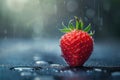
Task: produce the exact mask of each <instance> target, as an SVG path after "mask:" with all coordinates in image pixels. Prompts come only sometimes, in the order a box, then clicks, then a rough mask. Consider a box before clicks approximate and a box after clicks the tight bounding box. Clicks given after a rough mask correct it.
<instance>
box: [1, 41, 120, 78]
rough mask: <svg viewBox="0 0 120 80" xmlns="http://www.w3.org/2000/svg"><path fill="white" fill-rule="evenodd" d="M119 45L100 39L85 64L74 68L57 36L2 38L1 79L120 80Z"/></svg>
mask: <svg viewBox="0 0 120 80" xmlns="http://www.w3.org/2000/svg"><path fill="white" fill-rule="evenodd" d="M119 47H120V46H119V44H118V43H117V44H116V43H114V44H113V43H111V44H107V43H106V44H101V43H96V44H95V47H94V52H93V54H92V55H91V56H90V58H89V59H88V61H87V62H86V63H85V64H84V65H83V67H76V68H70V67H68V65H67V64H66V63H65V62H64V60H63V58H62V57H61V56H60V55H61V52H60V49H59V44H58V42H57V40H16V39H15V40H13V39H9V40H1V41H0V80H120V51H119Z"/></svg>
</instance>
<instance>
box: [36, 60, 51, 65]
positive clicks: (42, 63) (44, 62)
mask: <svg viewBox="0 0 120 80" xmlns="http://www.w3.org/2000/svg"><path fill="white" fill-rule="evenodd" d="M35 64H36V65H40V66H48V65H49V63H48V62H46V61H36V62H35Z"/></svg>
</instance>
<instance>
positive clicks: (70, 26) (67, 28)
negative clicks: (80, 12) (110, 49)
mask: <svg viewBox="0 0 120 80" xmlns="http://www.w3.org/2000/svg"><path fill="white" fill-rule="evenodd" d="M74 18H75V19H71V20H70V21H69V23H68V26H65V25H64V23H63V22H62V26H63V27H64V28H63V29H60V31H61V32H63V33H67V32H71V31H72V30H74V29H76V30H83V31H85V32H90V33H88V34H89V35H90V36H93V35H94V33H95V31H90V30H91V24H89V25H88V26H87V27H85V28H84V29H83V27H84V23H83V21H82V20H81V19H79V18H78V17H77V16H74ZM74 21H75V22H76V23H75V26H74V25H73V22H74Z"/></svg>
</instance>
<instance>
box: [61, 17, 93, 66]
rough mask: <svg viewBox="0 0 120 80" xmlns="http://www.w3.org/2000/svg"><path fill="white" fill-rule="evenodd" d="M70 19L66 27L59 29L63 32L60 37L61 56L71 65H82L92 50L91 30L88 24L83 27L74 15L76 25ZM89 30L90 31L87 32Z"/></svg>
mask: <svg viewBox="0 0 120 80" xmlns="http://www.w3.org/2000/svg"><path fill="white" fill-rule="evenodd" d="M72 21H73V20H70V22H69V24H68V27H66V26H64V24H63V26H64V29H60V31H61V32H64V33H65V34H64V35H63V36H62V37H61V39H60V47H61V51H62V56H63V57H64V59H65V60H66V62H67V63H68V64H69V65H70V66H71V67H76V66H82V65H83V64H84V63H85V61H86V60H87V59H88V58H89V56H90V55H91V53H92V51H93V43H94V42H93V38H92V35H93V34H94V33H93V32H90V28H91V25H90V24H89V25H88V26H87V27H86V28H84V29H83V22H82V20H80V19H78V18H77V17H75V21H76V25H75V27H74V25H73V24H72ZM88 32H90V33H88Z"/></svg>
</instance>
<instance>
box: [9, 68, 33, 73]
mask: <svg viewBox="0 0 120 80" xmlns="http://www.w3.org/2000/svg"><path fill="white" fill-rule="evenodd" d="M10 69H11V70H15V71H19V72H22V71H33V70H34V68H30V67H13V68H10Z"/></svg>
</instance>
